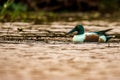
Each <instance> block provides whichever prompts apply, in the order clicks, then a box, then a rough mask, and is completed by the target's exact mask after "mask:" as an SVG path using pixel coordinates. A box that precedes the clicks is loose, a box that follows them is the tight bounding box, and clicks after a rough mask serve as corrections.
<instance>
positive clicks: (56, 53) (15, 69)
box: [0, 21, 120, 80]
mask: <svg viewBox="0 0 120 80" xmlns="http://www.w3.org/2000/svg"><path fill="white" fill-rule="evenodd" d="M78 23H79V22H73V23H69V22H66V23H64V22H54V23H51V24H49V25H34V24H29V23H22V24H21V23H12V24H11V25H10V23H4V24H2V25H1V29H0V31H1V33H0V34H1V35H4V33H5V32H6V30H8V27H10V30H9V34H10V33H11V34H12V35H13V34H15V35H16V34H19V35H23V32H17V28H18V27H22V28H23V29H24V33H25V32H29V34H30V33H37V34H41V33H42V34H43V33H45V34H46V33H48V31H51V32H56V34H58V32H59V33H60V35H63V34H64V33H65V32H67V31H69V30H70V29H71V28H72V27H74V26H75V25H76V24H78ZM108 23H109V22H104V21H94V22H89V21H84V22H82V24H84V25H85V28H86V31H95V30H103V29H107V28H114V27H116V28H115V30H114V29H113V30H112V31H110V32H109V34H119V30H120V27H119V26H120V24H119V23H118V22H113V23H111V24H108ZM97 24H99V26H98V25H97ZM105 25H106V26H107V27H106V26H105ZM31 26H32V28H31ZM45 30H48V31H45ZM40 32H41V33H40ZM56 34H55V35H56ZM7 35H8V34H7ZM35 35H36V34H35ZM42 38H43V41H41V39H39V40H38V41H34V40H23V41H16V40H13V41H12V40H6V42H5V41H3V40H1V41H2V42H1V43H0V80H60V79H63V80H80V79H81V80H119V79H120V65H119V63H120V43H119V39H112V40H111V41H110V43H100V44H98V43H83V44H74V43H73V42H72V41H71V38H72V37H71V36H68V37H67V38H64V37H62V38H61V37H57V38H56V37H51V38H46V37H45V38H44V37H42ZM8 43H9V44H8ZM13 43H14V44H13ZM16 43H19V44H16Z"/></svg>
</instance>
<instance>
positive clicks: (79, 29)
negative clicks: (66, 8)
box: [67, 25, 84, 35]
mask: <svg viewBox="0 0 120 80" xmlns="http://www.w3.org/2000/svg"><path fill="white" fill-rule="evenodd" d="M75 31H77V35H80V34H84V27H83V26H82V25H76V26H75V27H74V28H73V29H72V30H70V31H69V32H68V33H67V34H71V33H73V32H75Z"/></svg>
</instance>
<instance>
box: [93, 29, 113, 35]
mask: <svg viewBox="0 0 120 80" xmlns="http://www.w3.org/2000/svg"><path fill="white" fill-rule="evenodd" d="M110 30H112V29H106V30H101V31H96V32H94V33H97V34H99V35H106V32H108V31H110Z"/></svg>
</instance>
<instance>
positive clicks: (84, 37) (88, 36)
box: [67, 25, 114, 43]
mask: <svg viewBox="0 0 120 80" xmlns="http://www.w3.org/2000/svg"><path fill="white" fill-rule="evenodd" d="M110 30H112V29H106V30H101V31H96V32H87V33H85V30H84V27H83V26H82V25H77V26H75V27H74V28H73V29H72V30H70V31H69V32H68V33H67V34H71V33H73V32H75V31H76V32H77V34H76V35H74V37H73V42H77V43H83V42H107V41H108V40H109V39H111V38H113V37H114V36H108V35H106V32H107V31H110Z"/></svg>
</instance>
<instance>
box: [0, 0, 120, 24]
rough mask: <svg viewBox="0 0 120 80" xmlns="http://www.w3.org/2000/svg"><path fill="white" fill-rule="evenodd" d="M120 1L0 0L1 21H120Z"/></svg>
mask: <svg viewBox="0 0 120 80" xmlns="http://www.w3.org/2000/svg"><path fill="white" fill-rule="evenodd" d="M119 13H120V0H0V21H3V22H5V21H34V22H36V23H39V22H50V21H58V20H63V21H64V20H65V21H66V20H67V21H75V20H79V19H108V18H109V19H119V18H120V17H119V16H120V15H119Z"/></svg>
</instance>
